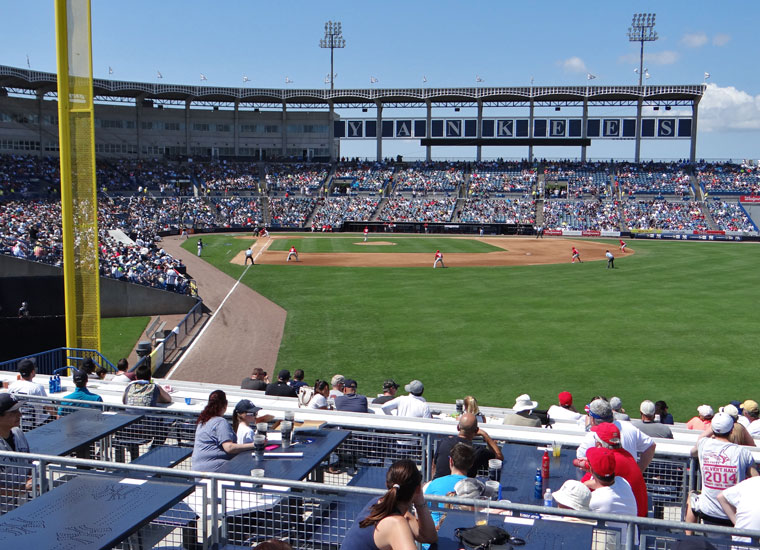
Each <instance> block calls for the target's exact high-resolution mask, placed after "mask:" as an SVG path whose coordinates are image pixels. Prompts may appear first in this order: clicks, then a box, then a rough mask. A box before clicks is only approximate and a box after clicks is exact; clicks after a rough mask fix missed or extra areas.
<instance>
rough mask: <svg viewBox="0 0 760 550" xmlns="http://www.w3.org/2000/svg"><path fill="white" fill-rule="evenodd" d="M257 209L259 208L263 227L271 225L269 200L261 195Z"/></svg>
mask: <svg viewBox="0 0 760 550" xmlns="http://www.w3.org/2000/svg"><path fill="white" fill-rule="evenodd" d="M259 207H260V208H261V219H262V220H263V221H264V226H267V225H271V224H272V213H271V212H270V211H269V199H268V198H267V196H266V195H261V197H260V198H259Z"/></svg>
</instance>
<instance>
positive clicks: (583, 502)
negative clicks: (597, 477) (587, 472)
mask: <svg viewBox="0 0 760 550" xmlns="http://www.w3.org/2000/svg"><path fill="white" fill-rule="evenodd" d="M552 497H553V498H554V501H555V502H556V503H557V507H558V508H565V509H568V510H583V511H585V512H588V511H589V503H590V502H591V490H590V489H589V488H588V487H586V486H585V485H584V484H583V483H581V482H580V481H577V480H575V479H568V480H567V481H565V482H564V483H563V484H562V487H560V488H559V491H556V492H554V493H552ZM572 519H573V520H577V518H572ZM578 521H586V520H578Z"/></svg>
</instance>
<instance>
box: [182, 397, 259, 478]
mask: <svg viewBox="0 0 760 550" xmlns="http://www.w3.org/2000/svg"><path fill="white" fill-rule="evenodd" d="M226 410H227V395H226V394H225V393H224V392H223V391H222V390H214V391H212V392H211V394H210V395H209V396H208V404H207V405H206V407H205V408H204V409H203V410H202V411H201V414H200V415H199V416H198V426H197V427H196V429H195V443H194V445H193V456H192V469H193V470H197V471H199V472H217V471H219V470H220V469H221V468H222V467H223V466H224V465H225V464H227V461H228V460H231V459H232V457H233V456H235V455H236V454H238V453H242V452H244V451H252V450H253V443H238V442H237V436H236V435H235V432H233V431H232V428H231V427H230V425H229V423H228V422H227V420H225V418H224V413H225V411H226Z"/></svg>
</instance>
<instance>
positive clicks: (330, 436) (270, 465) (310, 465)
mask: <svg viewBox="0 0 760 550" xmlns="http://www.w3.org/2000/svg"><path fill="white" fill-rule="evenodd" d="M350 433H351V432H350V431H348V430H296V432H295V434H294V435H295V441H294V443H293V445H291V446H290V448H289V449H282V448H281V447H280V448H278V449H276V450H274V451H269V452H268V453H267V454H268V455H270V454H271V456H267V457H264V458H262V459H257V458H256V457H255V456H253V453H252V452H243V453H240V454H239V455H237V456H235V457H234V458H233V459H232V460H230V461H229V462H228V463H227V464H225V465H224V467H223V468H222V469H221V470H220V472H222V473H226V474H237V475H245V476H248V475H251V470H253V469H255V468H263V469H264V477H272V478H277V479H288V480H291V481H299V480H301V479H303V478H305V477H306V476H307V475H309V472H311V471H312V470H313V469H314V468H316V467H317V466H318V465H319V463H320V462H321V461H322V460H324V459H325V457H326V456H327V455H329V454H330V453H331V452H332V451H334V450H335V448H336V447H337V446H338V445H340V444H341V443H342V442H343V441H344V440H345V439H346V438H347V437H348V436H349V434H350ZM288 453H303V456H298V457H288V456H287V454H288ZM277 455H282V456H277Z"/></svg>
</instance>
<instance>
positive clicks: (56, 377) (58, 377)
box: [55, 374, 63, 393]
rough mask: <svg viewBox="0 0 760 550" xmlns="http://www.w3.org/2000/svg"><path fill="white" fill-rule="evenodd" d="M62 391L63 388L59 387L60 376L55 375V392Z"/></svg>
mask: <svg viewBox="0 0 760 550" xmlns="http://www.w3.org/2000/svg"><path fill="white" fill-rule="evenodd" d="M62 390H63V387H62V386H61V375H60V374H56V375H55V392H56V393H58V392H60V391H62Z"/></svg>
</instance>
